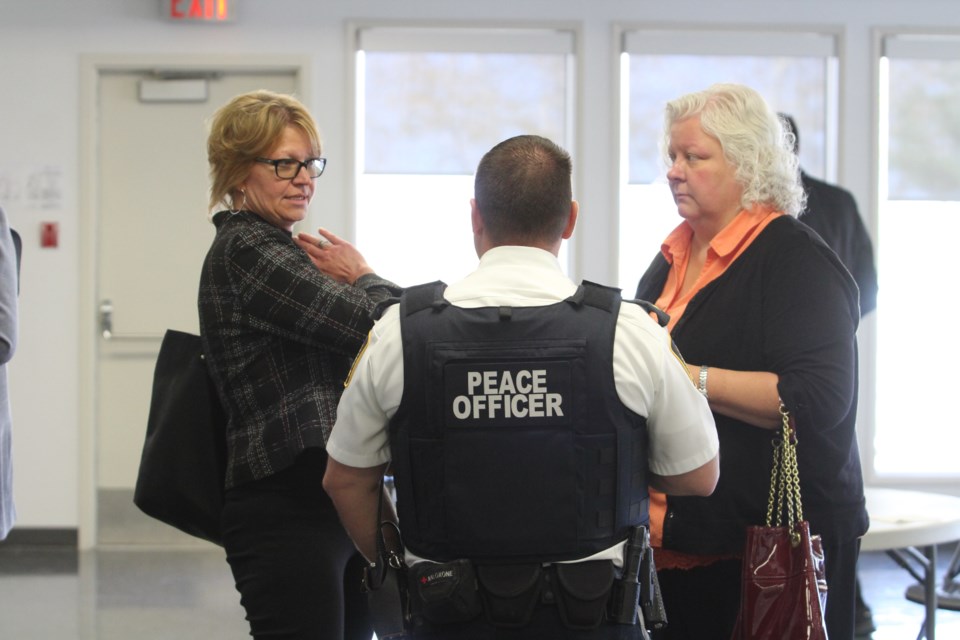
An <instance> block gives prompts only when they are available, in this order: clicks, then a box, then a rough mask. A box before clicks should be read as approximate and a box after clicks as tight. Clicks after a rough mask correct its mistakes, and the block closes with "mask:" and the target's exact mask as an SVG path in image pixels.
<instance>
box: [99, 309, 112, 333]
mask: <svg viewBox="0 0 960 640" xmlns="http://www.w3.org/2000/svg"><path fill="white" fill-rule="evenodd" d="M100 335H102V336H103V339H104V340H109V339H110V338H112V337H113V303H112V302H110V301H109V300H103V301H101V302H100Z"/></svg>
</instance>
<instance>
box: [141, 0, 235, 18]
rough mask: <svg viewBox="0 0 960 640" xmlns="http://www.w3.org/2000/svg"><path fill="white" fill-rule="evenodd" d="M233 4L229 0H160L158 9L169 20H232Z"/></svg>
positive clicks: (233, 16) (233, 14)
mask: <svg viewBox="0 0 960 640" xmlns="http://www.w3.org/2000/svg"><path fill="white" fill-rule="evenodd" d="M235 5H236V2H231V1H230V0H160V7H161V9H160V10H161V11H162V12H163V16H164V17H165V18H166V19H167V20H169V21H171V22H194V23H197V22H204V23H217V22H233V21H234V19H235V18H236V15H235V13H236V11H235Z"/></svg>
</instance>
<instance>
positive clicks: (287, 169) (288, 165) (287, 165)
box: [256, 158, 327, 180]
mask: <svg viewBox="0 0 960 640" xmlns="http://www.w3.org/2000/svg"><path fill="white" fill-rule="evenodd" d="M256 161H257V162H262V163H263V164H272V165H273V170H274V171H275V172H276V173H277V177H278V178H280V179H281V180H293V179H294V178H296V177H297V174H298V173H300V167H303V168H304V169H306V170H307V175H308V176H310V177H311V178H319V177H320V175H321V174H322V173H323V170H324V168H325V167H326V166H327V159H326V158H308V159H307V160H304V161H303V162H300V161H299V160H294V159H293V158H280V159H279V160H271V159H270V158H257V159H256Z"/></svg>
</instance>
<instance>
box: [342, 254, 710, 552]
mask: <svg viewBox="0 0 960 640" xmlns="http://www.w3.org/2000/svg"><path fill="white" fill-rule="evenodd" d="M576 290H577V285H576V284H574V283H573V282H572V281H571V280H570V279H569V278H567V277H566V276H565V275H564V274H563V271H561V269H560V264H559V262H558V261H557V259H556V257H555V256H554V255H553V254H552V253H549V252H548V251H544V250H542V249H535V248H532V247H519V246H504V247H496V248H494V249H490V250H488V251H487V252H486V253H484V254H483V257H482V258H481V260H480V265H479V267H478V268H477V270H476V271H474V272H473V273H471V274H470V275H468V276H467V277H466V278H464V279H463V280H461V281H460V282H457V283H454V284H452V285H450V286H448V287H447V289H446V291H445V292H444V298H446V299H447V300H448V301H449V302H450V303H451V304H453V305H455V306H458V307H466V308H477V307H490V306H508V307H536V306H545V305H550V304H555V303H557V302H559V301H561V300H565V299H566V298H569V297H570V296H571V295H573V293H574V292H575V291H576ZM399 308H400V305H399V304H397V305H394V306H392V307H390V308H389V309H388V310H387V311H386V313H384V315H383V317H382V318H381V319H380V320H378V321H377V322H376V324H374V326H373V329H371V331H370V336H369V338H368V339H367V344H366V346H365V347H364V349H363V351H362V352H361V354H360V356H359V358H358V360H357V362H356V363H355V367H354V371H353V372H352V375H351V378H350V380H349V384H348V385H347V388H346V390H345V391H344V393H343V396H342V397H341V399H340V405H339V407H338V409H337V422H336V425H335V426H334V428H333V431H332V433H331V434H330V439H329V441H328V442H327V453H328V454H329V455H330V457H331V458H333V459H334V460H336V461H337V462H339V463H341V464H344V465H348V466H351V467H361V468H368V467H374V466H377V465H379V464H383V463H384V462H387V461H389V460H390V443H389V441H388V431H387V425H388V423H389V421H390V419H391V418H392V417H393V415H394V413H396V411H397V407H399V405H400V398H401V396H402V395H403V345H402V339H401V335H400V315H399ZM613 369H614V380H615V383H616V387H617V395H618V396H619V397H620V400H621V401H622V402H623V403H624V404H625V405H626V406H627V407H628V408H629V409H630V410H631V411H634V412H635V413H637V414H639V415H641V416H645V417H646V418H647V431H648V433H649V452H648V459H649V463H650V470H651V471H653V472H654V473H656V474H658V475H665V476H670V475H678V474H681V473H686V472H688V471H692V470H694V469H696V468H698V467H700V466H702V465H704V464H706V463H707V462H709V461H710V460H712V459H713V457H714V456H715V455H717V451H718V450H719V442H718V439H717V431H716V427H715V425H714V422H713V415H712V414H711V413H710V408H709V406H708V405H707V401H706V399H705V398H704V397H703V396H702V395H701V394H700V392H699V391H697V389H696V387H694V385H693V383H692V382H691V381H690V378H689V377H688V375H687V372H686V369H685V368H684V367H683V366H682V365H681V363H680V361H679V359H678V358H677V357H676V356H675V355H674V353H673V351H672V349H671V347H670V336H669V334H668V333H667V331H666V329H664V328H663V327H660V326H659V325H658V324H657V323H656V322H654V321H653V320H652V319H651V318H650V317H649V316H648V315H647V313H646V312H645V311H644V310H643V309H642V308H641V307H639V306H638V305H635V304H626V303H625V304H622V305H621V306H620V315H619V317H618V318H617V328H616V335H615V339H614V349H613ZM401 526H402V525H401ZM619 547H620V545H618V547H617V548H616V549H617V550H618V552H617V553H616V554H615V556H617V558H616V559H619V557H618V556H619ZM610 551H612V550H610ZM604 555H606V554H605V552H604ZM606 557H610V556H609V555H606ZM618 564H619V563H618Z"/></svg>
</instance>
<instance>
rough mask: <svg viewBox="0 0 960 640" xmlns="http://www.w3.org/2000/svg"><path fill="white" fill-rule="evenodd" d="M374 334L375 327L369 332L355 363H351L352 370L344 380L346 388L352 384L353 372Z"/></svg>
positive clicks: (354, 360)
mask: <svg viewBox="0 0 960 640" xmlns="http://www.w3.org/2000/svg"><path fill="white" fill-rule="evenodd" d="M372 335H373V329H370V331H368V332H367V339H366V340H364V341H363V346H362V347H360V351H359V352H357V357H356V358H354V359H353V364H351V365H350V371H349V372H348V373H347V379H346V380H344V381H343V388H344V389H346V388H347V387H349V386H350V381H351V380H353V372H354V371H356V370H357V365H358V364H360V358H362V357H363V353H364V352H365V351H366V350H367V345H368V344H370V336H372Z"/></svg>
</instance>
